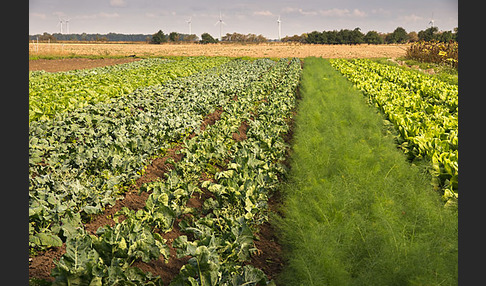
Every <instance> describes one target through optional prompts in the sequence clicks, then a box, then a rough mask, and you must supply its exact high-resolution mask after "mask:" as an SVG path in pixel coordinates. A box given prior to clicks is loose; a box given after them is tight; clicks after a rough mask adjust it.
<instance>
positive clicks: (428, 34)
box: [418, 27, 439, 42]
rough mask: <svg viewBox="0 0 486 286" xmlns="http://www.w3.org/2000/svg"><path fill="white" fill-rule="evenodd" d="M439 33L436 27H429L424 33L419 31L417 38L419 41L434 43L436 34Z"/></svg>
mask: <svg viewBox="0 0 486 286" xmlns="http://www.w3.org/2000/svg"><path fill="white" fill-rule="evenodd" d="M438 32H439V28H438V27H430V28H428V29H426V30H425V31H423V30H422V31H420V32H418V37H419V40H420V41H426V42H429V41H435V40H437V34H438Z"/></svg>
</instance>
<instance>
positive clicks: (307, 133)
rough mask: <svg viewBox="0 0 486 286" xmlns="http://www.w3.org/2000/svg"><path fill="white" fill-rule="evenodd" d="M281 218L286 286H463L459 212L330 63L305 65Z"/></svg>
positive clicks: (281, 280) (315, 61) (282, 281)
mask: <svg viewBox="0 0 486 286" xmlns="http://www.w3.org/2000/svg"><path fill="white" fill-rule="evenodd" d="M300 91H301V95H302V99H301V102H300V103H299V105H298V110H297V116H296V118H295V130H294V138H293V140H294V141H293V153H292V156H291V170H290V174H289V179H288V184H287V185H286V186H285V187H284V188H283V190H282V197H283V204H282V209H281V211H282V217H275V218H274V224H275V225H276V226H277V228H278V229H279V236H280V242H281V243H282V246H283V251H284V253H285V254H286V259H287V265H286V267H285V268H284V270H283V272H282V273H281V275H280V276H279V278H278V280H277V281H278V282H279V283H280V284H282V285H439V284H440V285H454V284H457V277H458V258H457V250H458V247H457V230H458V225H457V212H455V211H454V210H450V209H447V208H444V207H443V206H442V203H441V201H440V198H439V196H438V195H437V194H436V193H435V192H434V191H433V190H432V188H431V186H430V177H428V175H427V173H426V172H424V171H423V170H422V169H420V168H419V167H417V166H414V165H410V164H409V163H408V162H407V161H406V157H405V155H404V154H403V153H401V152H400V151H399V150H398V149H397V148H396V146H395V145H394V143H393V139H392V136H391V135H387V133H386V132H385V128H384V124H383V119H384V117H383V116H382V115H381V114H380V113H379V112H378V111H377V110H376V109H374V108H373V107H371V106H369V105H368V104H367V103H366V99H365V97H364V96H363V95H362V93H361V92H359V91H358V90H356V89H355V88H354V87H353V86H352V84H351V83H350V82H348V81H347V80H346V79H345V78H344V77H342V76H341V75H340V74H339V73H338V72H337V71H335V70H334V69H333V68H332V67H331V65H330V64H329V62H328V61H327V60H325V59H320V58H306V59H305V62H304V70H303V76H302V81H301V87H300Z"/></svg>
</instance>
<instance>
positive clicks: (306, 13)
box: [299, 8, 317, 16]
mask: <svg viewBox="0 0 486 286" xmlns="http://www.w3.org/2000/svg"><path fill="white" fill-rule="evenodd" d="M299 13H300V14H301V15H304V16H308V15H317V12H316V11H309V12H307V11H304V10H302V9H300V8H299Z"/></svg>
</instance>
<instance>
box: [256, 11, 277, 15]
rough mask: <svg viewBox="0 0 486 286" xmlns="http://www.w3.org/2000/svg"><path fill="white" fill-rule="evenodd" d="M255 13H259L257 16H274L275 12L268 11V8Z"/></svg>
mask: <svg viewBox="0 0 486 286" xmlns="http://www.w3.org/2000/svg"><path fill="white" fill-rule="evenodd" d="M253 15H257V16H273V13H272V12H270V11H268V10H265V11H255V12H253Z"/></svg>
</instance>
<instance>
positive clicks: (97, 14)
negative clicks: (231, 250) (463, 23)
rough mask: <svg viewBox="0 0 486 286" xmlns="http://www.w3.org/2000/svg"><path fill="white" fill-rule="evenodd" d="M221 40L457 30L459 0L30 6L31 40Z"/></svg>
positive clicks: (54, 2)
mask: <svg viewBox="0 0 486 286" xmlns="http://www.w3.org/2000/svg"><path fill="white" fill-rule="evenodd" d="M220 12H221V16H222V20H223V22H224V23H225V24H224V25H223V26H222V34H223V35H225V34H226V33H234V32H236V33H240V34H249V33H252V34H256V35H259V34H262V35H263V36H265V37H266V38H268V39H276V38H277V37H278V24H277V19H278V17H279V16H280V20H281V36H282V37H285V36H292V35H301V34H302V33H309V32H312V31H329V30H340V29H355V28H357V27H359V28H360V29H361V32H363V33H366V32H368V31H371V30H374V31H377V32H383V33H389V32H393V30H395V29H396V28H397V27H402V28H404V29H405V30H406V31H407V32H411V31H416V32H418V31H420V30H425V29H427V28H428V27H430V21H431V19H433V20H434V26H436V27H438V28H439V30H442V31H449V30H453V29H454V28H455V27H458V1H457V0H455V1H454V0H226V1H222V0H208V1H203V0H170V1H165V0H164V1H161V0H82V1H81V0H30V1H29V34H30V35H34V34H42V33H44V32H47V33H50V34H52V33H58V32H60V29H61V28H60V19H64V20H69V24H68V26H69V27H67V25H66V22H63V24H62V29H63V33H66V32H67V29H69V33H76V34H81V33H83V32H85V33H88V34H90V33H99V34H106V33H110V32H112V33H123V34H154V33H156V32H157V31H158V30H162V31H163V32H164V33H166V34H168V33H170V32H178V33H185V34H187V33H189V23H187V22H188V20H189V19H191V24H190V26H191V32H192V34H196V35H197V36H198V37H200V36H201V34H202V33H206V32H207V33H209V34H211V35H212V36H213V37H215V38H219V33H220V27H219V24H217V22H218V20H219V16H220Z"/></svg>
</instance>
